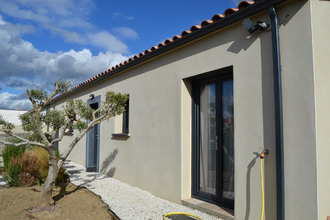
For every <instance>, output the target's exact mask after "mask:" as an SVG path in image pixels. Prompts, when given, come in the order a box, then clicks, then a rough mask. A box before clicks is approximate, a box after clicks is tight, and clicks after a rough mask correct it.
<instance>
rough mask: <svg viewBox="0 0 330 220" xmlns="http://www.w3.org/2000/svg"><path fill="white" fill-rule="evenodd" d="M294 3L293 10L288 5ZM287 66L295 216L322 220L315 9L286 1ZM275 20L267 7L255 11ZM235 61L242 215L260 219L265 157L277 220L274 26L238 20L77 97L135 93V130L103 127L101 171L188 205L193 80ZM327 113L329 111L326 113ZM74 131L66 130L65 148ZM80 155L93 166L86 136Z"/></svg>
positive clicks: (272, 215)
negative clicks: (255, 27) (260, 27)
mask: <svg viewBox="0 0 330 220" xmlns="http://www.w3.org/2000/svg"><path fill="white" fill-rule="evenodd" d="M284 6H285V7H284ZM277 9H278V14H279V19H280V22H282V23H283V24H282V25H281V26H280V38H281V39H280V43H281V55H282V59H281V60H282V71H283V110H284V142H285V161H284V163H285V181H286V184H285V204H286V217H287V219H316V218H317V217H316V216H317V196H316V195H317V194H316V191H317V184H316V137H315V117H314V116H315V112H314V111H315V109H314V75H313V59H312V58H313V57H312V35H311V21H310V7H309V3H308V2H307V3H306V1H292V2H291V3H289V4H286V5H282V6H281V7H278V8H277ZM251 19H252V20H254V21H257V20H265V21H267V22H269V21H270V19H269V17H268V14H267V12H266V13H264V14H262V15H258V16H255V17H251ZM228 66H233V76H234V108H235V110H234V111H235V217H236V219H252V220H255V219H258V218H260V212H261V186H260V165H259V162H260V161H259V159H258V158H257V157H256V153H258V152H260V151H261V149H260V148H263V147H265V148H267V149H269V150H270V154H269V155H268V156H267V158H266V159H265V168H264V170H265V193H266V198H265V199H266V200H265V203H266V219H268V220H271V219H276V186H275V180H276V176H275V171H276V167H275V137H274V134H275V131H274V104H273V103H274V100H273V73H272V47H271V32H255V33H253V34H252V35H250V34H249V33H248V32H247V31H246V30H245V29H244V27H243V26H242V25H241V24H236V25H232V26H231V27H229V28H225V29H223V30H221V31H220V32H218V33H216V34H212V35H210V36H207V37H205V38H203V39H201V40H199V41H196V42H194V43H193V44H190V45H187V46H185V47H182V48H179V49H177V50H175V51H173V52H170V53H168V54H166V55H163V56H160V57H158V58H157V59H154V60H151V61H149V62H147V63H144V64H143V65H139V66H138V67H135V68H132V69H129V70H127V71H126V72H124V73H122V74H120V75H118V76H116V77H114V78H112V79H109V80H107V81H104V82H101V83H99V84H97V85H95V86H93V87H92V88H88V89H86V90H84V91H83V92H81V93H79V94H76V95H73V98H77V97H79V98H82V99H83V100H85V101H86V100H87V99H89V94H91V93H93V94H94V95H95V96H98V95H101V100H102V99H103V95H104V93H105V92H106V91H108V90H111V91H115V92H121V93H128V94H129V95H130V116H129V117H130V122H129V123H130V125H129V126H130V127H129V129H130V135H131V136H130V137H129V138H128V139H118V138H116V137H113V136H112V133H115V132H118V127H120V126H121V125H120V123H121V120H118V119H117V120H116V119H115V118H112V119H110V120H109V121H106V122H103V123H102V124H101V133H100V137H101V141H100V146H101V147H100V167H99V169H100V171H103V172H104V173H106V174H108V175H110V176H113V177H114V178H116V179H119V180H121V181H123V182H126V183H128V184H131V185H133V186H137V187H139V188H142V189H146V190H148V191H150V192H152V193H153V194H155V195H157V196H160V197H162V198H165V199H168V200H171V201H174V202H178V203H180V202H181V199H186V198H189V197H191V94H190V91H191V85H190V82H189V77H191V76H194V75H198V74H202V73H207V72H209V71H212V70H216V69H221V68H224V67H228ZM324 113H325V112H324ZM70 140H72V137H70V136H66V137H65V139H64V143H63V144H61V146H60V149H63V148H64V146H65V145H68V143H69V141H70ZM70 159H72V160H73V161H75V162H78V163H80V164H82V165H85V160H86V139H83V140H82V141H81V142H80V143H79V145H78V146H77V147H76V148H75V150H74V151H73V152H72V154H71V156H70Z"/></svg>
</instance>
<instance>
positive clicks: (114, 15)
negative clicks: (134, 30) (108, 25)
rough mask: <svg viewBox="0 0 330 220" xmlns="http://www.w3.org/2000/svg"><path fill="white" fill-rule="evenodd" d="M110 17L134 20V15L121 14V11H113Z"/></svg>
mask: <svg viewBox="0 0 330 220" xmlns="http://www.w3.org/2000/svg"><path fill="white" fill-rule="evenodd" d="M112 18H113V19H116V18H124V19H125V20H129V21H131V20H134V17H133V16H127V15H123V13H121V12H114V13H112Z"/></svg>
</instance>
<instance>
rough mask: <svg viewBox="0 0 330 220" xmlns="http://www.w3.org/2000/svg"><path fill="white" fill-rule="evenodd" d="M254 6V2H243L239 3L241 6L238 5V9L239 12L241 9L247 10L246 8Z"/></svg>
mask: <svg viewBox="0 0 330 220" xmlns="http://www.w3.org/2000/svg"><path fill="white" fill-rule="evenodd" d="M252 4H253V2H251V1H241V2H240V3H239V5H238V7H237V8H238V9H239V10H241V9H243V8H246V7H248V6H250V5H252Z"/></svg>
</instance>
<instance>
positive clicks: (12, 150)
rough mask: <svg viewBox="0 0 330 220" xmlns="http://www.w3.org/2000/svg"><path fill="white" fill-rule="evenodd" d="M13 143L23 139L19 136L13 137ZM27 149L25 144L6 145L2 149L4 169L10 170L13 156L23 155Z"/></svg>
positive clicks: (11, 140)
mask: <svg viewBox="0 0 330 220" xmlns="http://www.w3.org/2000/svg"><path fill="white" fill-rule="evenodd" d="M9 141H10V142H13V143H20V142H21V140H19V139H17V138H12V139H10V140H9ZM24 151H25V146H14V145H6V146H5V148H4V149H3V151H2V158H3V165H4V170H5V171H6V172H8V166H9V163H10V161H11V158H12V157H13V158H18V157H19V156H22V155H23V153H24Z"/></svg>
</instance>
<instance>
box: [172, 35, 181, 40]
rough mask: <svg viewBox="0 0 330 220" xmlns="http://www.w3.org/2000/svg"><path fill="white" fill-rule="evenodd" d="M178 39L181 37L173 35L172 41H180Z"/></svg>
mask: <svg viewBox="0 0 330 220" xmlns="http://www.w3.org/2000/svg"><path fill="white" fill-rule="evenodd" d="M180 38H181V35H175V36H174V37H173V38H172V39H173V40H177V39H180Z"/></svg>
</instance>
